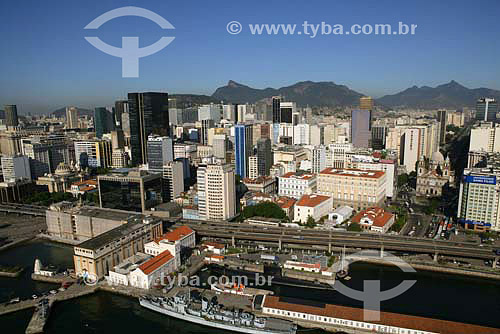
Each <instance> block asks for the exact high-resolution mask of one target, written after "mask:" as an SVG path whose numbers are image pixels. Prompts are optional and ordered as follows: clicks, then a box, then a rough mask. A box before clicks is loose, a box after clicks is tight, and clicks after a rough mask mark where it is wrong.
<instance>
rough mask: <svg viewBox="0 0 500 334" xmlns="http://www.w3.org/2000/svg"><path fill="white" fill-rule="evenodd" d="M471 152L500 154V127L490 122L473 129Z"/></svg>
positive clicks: (471, 131) (471, 132) (471, 133)
mask: <svg viewBox="0 0 500 334" xmlns="http://www.w3.org/2000/svg"><path fill="white" fill-rule="evenodd" d="M469 151H483V152H488V153H495V152H500V125H499V124H497V125H493V123H491V122H488V123H481V124H480V125H479V126H476V127H474V128H472V129H471V130H470V145H469Z"/></svg>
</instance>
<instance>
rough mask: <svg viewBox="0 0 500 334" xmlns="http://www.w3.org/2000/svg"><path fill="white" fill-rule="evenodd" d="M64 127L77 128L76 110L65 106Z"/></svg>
mask: <svg viewBox="0 0 500 334" xmlns="http://www.w3.org/2000/svg"><path fill="white" fill-rule="evenodd" d="M66 129H78V110H77V109H76V108H75V107H66Z"/></svg>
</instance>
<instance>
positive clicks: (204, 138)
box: [200, 119, 215, 145]
mask: <svg viewBox="0 0 500 334" xmlns="http://www.w3.org/2000/svg"><path fill="white" fill-rule="evenodd" d="M213 127H215V123H214V121H213V120H211V119H204V120H202V121H201V134H200V143H201V144H202V145H208V130H209V129H212V128H213Z"/></svg>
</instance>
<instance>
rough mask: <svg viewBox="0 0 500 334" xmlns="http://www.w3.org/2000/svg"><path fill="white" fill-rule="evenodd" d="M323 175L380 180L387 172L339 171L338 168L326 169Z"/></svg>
mask: <svg viewBox="0 0 500 334" xmlns="http://www.w3.org/2000/svg"><path fill="white" fill-rule="evenodd" d="M321 174H327V175H339V176H353V177H364V178H372V179H378V178H381V177H382V176H384V174H385V172H382V171H378V170H374V171H371V170H362V169H338V168H331V167H328V168H325V169H323V170H322V171H321V172H320V175H321Z"/></svg>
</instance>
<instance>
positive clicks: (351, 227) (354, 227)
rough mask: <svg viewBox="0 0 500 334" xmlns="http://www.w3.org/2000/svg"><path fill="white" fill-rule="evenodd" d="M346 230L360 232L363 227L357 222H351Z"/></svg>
mask: <svg viewBox="0 0 500 334" xmlns="http://www.w3.org/2000/svg"><path fill="white" fill-rule="evenodd" d="M347 230H348V231H350V232H361V231H363V229H362V228H361V225H359V224H358V223H351V224H350V225H349V226H347Z"/></svg>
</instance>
